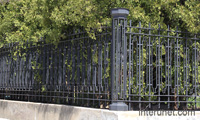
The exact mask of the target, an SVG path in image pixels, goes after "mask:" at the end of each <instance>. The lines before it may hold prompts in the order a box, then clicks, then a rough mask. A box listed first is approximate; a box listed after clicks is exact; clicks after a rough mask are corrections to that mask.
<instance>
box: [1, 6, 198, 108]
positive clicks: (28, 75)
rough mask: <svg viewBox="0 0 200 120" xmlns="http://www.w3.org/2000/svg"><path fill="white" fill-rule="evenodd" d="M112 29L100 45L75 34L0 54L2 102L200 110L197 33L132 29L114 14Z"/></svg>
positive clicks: (99, 36) (99, 35) (101, 35)
mask: <svg viewBox="0 0 200 120" xmlns="http://www.w3.org/2000/svg"><path fill="white" fill-rule="evenodd" d="M111 14H112V16H113V22H112V23H113V24H112V27H108V26H106V27H104V28H103V29H102V30H103V31H102V32H95V36H96V40H94V39H91V38H90V37H89V36H88V34H87V32H86V31H84V30H81V29H76V30H74V31H72V32H71V33H69V34H67V35H66V36H67V37H66V39H64V40H60V42H59V43H58V44H57V45H55V44H53V43H50V42H47V41H46V40H43V41H40V42H38V43H36V44H35V43H31V42H27V44H25V45H24V46H25V48H20V53H17V54H16V55H15V56H14V52H15V51H16V50H18V49H19V48H18V45H17V43H15V44H9V45H6V46H4V47H3V48H1V49H0V66H1V69H0V98H1V99H12V100H23V101H33V102H44V103H59V104H69V105H78V106H88V107H97V108H110V109H111V110H127V109H129V110H138V109H140V110H144V109H175V110H177V109H198V108H200V97H199V93H200V91H199V90H200V88H199V87H200V86H199V82H200V81H199V79H200V78H199V77H200V75H199V69H200V66H199V62H200V55H199V54H200V52H199V48H200V45H199V44H200V42H199V38H198V37H199V35H198V34H192V33H189V32H182V31H179V30H178V28H177V30H174V31H173V30H170V28H169V27H168V29H167V30H163V29H161V27H160V26H159V27H158V29H155V28H152V27H151V25H150V24H149V26H147V27H145V26H142V25H141V23H139V25H138V26H133V25H132V23H133V22H132V21H129V23H128V21H127V18H126V17H127V15H128V10H126V9H113V10H112V13H111Z"/></svg>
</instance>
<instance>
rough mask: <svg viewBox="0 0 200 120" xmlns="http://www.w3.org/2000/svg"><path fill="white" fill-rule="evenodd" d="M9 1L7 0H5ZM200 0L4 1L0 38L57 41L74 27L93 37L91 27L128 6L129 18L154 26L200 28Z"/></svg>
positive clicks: (7, 41) (3, 40) (0, 10)
mask: <svg viewBox="0 0 200 120" xmlns="http://www.w3.org/2000/svg"><path fill="white" fill-rule="evenodd" d="M4 1H7V0H4ZM199 6H200V1H196V0H109V1H108V0H87V1H85V0H59V1H58V0H10V2H1V6H0V12H1V14H0V15H1V18H0V39H1V46H2V44H5V43H11V42H19V44H21V45H22V44H23V43H24V42H26V41H27V40H29V41H32V42H37V41H38V40H39V39H40V38H42V37H46V38H47V39H46V40H49V41H50V40H51V42H53V43H56V42H58V41H59V40H60V38H65V33H66V31H67V30H69V29H71V28H72V27H79V26H82V27H84V28H85V29H86V30H87V31H88V33H90V36H91V37H93V38H94V35H93V34H92V32H90V31H91V30H92V29H91V28H100V26H101V25H105V24H106V23H108V24H111V16H110V10H111V9H112V8H116V7H123V8H128V9H129V10H130V15H129V17H128V18H129V19H130V20H132V21H134V22H138V21H141V22H142V24H143V25H144V24H146V25H147V24H148V23H149V22H150V23H151V24H152V26H153V27H155V26H157V24H161V25H162V26H163V27H166V26H167V24H169V25H170V26H171V28H175V27H176V26H177V25H178V26H180V28H181V29H184V30H188V31H190V32H198V31H199V30H200V25H199V15H200V7H199Z"/></svg>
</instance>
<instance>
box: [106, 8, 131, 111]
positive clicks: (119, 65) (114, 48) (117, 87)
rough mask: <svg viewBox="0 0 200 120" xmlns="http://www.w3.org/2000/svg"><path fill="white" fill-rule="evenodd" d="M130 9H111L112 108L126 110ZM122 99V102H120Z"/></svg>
mask: <svg viewBox="0 0 200 120" xmlns="http://www.w3.org/2000/svg"><path fill="white" fill-rule="evenodd" d="M128 14H129V10H128V9H124V8H117V9H112V10H111V15H112V17H113V21H112V43H111V84H112V85H111V86H112V88H111V89H112V90H111V97H112V104H111V105H110V107H109V108H110V110H117V111H126V110H128V106H127V105H126V104H125V103H124V102H121V101H123V100H125V99H126V96H127V95H126V90H127V88H126V77H127V72H126V71H127V67H126V64H127V39H126V36H125V32H126V27H127V15H128ZM119 101H120V102H119Z"/></svg>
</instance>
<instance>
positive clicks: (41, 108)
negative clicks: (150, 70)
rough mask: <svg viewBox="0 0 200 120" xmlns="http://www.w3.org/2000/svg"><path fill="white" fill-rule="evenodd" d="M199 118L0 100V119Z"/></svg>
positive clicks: (115, 119) (137, 119)
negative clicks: (143, 114) (140, 114)
mask: <svg viewBox="0 0 200 120" xmlns="http://www.w3.org/2000/svg"><path fill="white" fill-rule="evenodd" d="M3 118H5V119H9V120H154V119H157V120H169V119H173V120H190V119H192V120H199V118H200V112H199V111H196V112H195V116H173V117H171V116H139V111H126V112H122V111H109V110H104V109H93V108H85V107H74V106H66V105H55V104H44V103H32V102H20V101H9V100H0V120H1V119H2V120H3Z"/></svg>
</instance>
